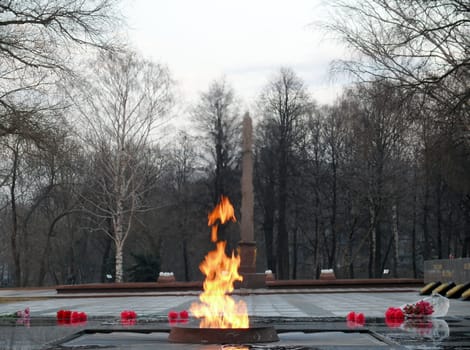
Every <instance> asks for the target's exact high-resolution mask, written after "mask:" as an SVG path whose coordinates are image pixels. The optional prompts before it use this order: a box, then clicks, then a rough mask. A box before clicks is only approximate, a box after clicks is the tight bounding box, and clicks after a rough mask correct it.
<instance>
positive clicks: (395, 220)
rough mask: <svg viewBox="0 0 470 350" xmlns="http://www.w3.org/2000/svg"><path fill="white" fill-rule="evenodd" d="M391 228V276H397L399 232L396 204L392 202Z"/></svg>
mask: <svg viewBox="0 0 470 350" xmlns="http://www.w3.org/2000/svg"><path fill="white" fill-rule="evenodd" d="M392 230H393V246H394V248H395V249H394V254H393V277H398V261H400V260H399V259H400V256H399V249H398V245H399V233H398V209H397V205H396V204H394V205H393V206H392Z"/></svg>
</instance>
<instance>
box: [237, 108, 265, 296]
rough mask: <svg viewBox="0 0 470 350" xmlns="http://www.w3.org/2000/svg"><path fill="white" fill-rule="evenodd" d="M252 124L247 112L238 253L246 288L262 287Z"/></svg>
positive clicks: (244, 132)
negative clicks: (258, 253)
mask: <svg viewBox="0 0 470 350" xmlns="http://www.w3.org/2000/svg"><path fill="white" fill-rule="evenodd" d="M252 148H253V126H252V123H251V118H250V116H249V114H248V113H246V114H245V116H244V118H243V146H242V178H241V190H242V205H241V223H240V237H241V241H240V242H239V243H238V254H239V255H240V257H241V261H240V268H239V271H240V274H241V275H242V276H243V282H242V283H241V286H243V287H247V288H257V287H263V286H264V285H265V276H264V274H257V273H256V242H255V236H254V223H253V215H254V194H253V151H252Z"/></svg>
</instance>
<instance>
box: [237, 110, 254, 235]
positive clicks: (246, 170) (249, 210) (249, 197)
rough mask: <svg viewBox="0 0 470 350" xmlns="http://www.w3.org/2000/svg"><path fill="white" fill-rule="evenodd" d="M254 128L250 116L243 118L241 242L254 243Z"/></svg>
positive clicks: (246, 114) (246, 115)
mask: <svg viewBox="0 0 470 350" xmlns="http://www.w3.org/2000/svg"><path fill="white" fill-rule="evenodd" d="M252 148H253V126H252V124H251V118H250V115H249V114H248V112H247V113H245V116H244V117H243V146H242V179H241V188H242V205H241V232H240V235H241V240H242V242H253V241H254V240H255V239H254V228H253V210H254V209H253V208H254V199H253V197H254V196H253V153H252Z"/></svg>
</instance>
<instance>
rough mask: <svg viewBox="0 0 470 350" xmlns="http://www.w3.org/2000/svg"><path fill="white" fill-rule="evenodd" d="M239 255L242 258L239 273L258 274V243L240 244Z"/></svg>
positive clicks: (243, 242)
mask: <svg viewBox="0 0 470 350" xmlns="http://www.w3.org/2000/svg"><path fill="white" fill-rule="evenodd" d="M238 255H239V256H240V267H239V268H238V271H239V272H240V273H241V274H242V275H244V274H245V273H251V274H253V273H255V272H256V242H246V241H240V242H238Z"/></svg>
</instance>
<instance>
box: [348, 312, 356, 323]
mask: <svg viewBox="0 0 470 350" xmlns="http://www.w3.org/2000/svg"><path fill="white" fill-rule="evenodd" d="M355 319H356V313H355V312H354V311H351V312H350V313H349V314H348V315H347V316H346V320H348V321H351V322H354V320H355Z"/></svg>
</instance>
